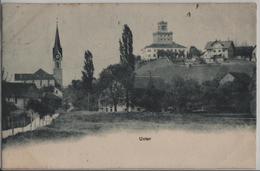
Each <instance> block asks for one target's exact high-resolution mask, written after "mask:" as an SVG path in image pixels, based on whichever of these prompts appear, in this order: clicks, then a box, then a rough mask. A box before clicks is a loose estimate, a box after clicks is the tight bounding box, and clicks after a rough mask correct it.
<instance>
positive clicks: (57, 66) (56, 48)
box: [52, 22, 63, 87]
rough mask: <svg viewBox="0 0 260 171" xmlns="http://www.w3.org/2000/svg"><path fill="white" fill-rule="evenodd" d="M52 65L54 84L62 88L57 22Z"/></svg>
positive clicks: (60, 49) (60, 52)
mask: <svg viewBox="0 0 260 171" xmlns="http://www.w3.org/2000/svg"><path fill="white" fill-rule="evenodd" d="M52 54H53V63H54V68H53V76H54V78H55V80H56V82H57V83H58V84H59V85H60V86H61V87H62V86H63V84H62V66H61V61H62V57H63V55H62V47H61V44H60V36H59V28H58V22H57V24H56V35H55V43H54V47H53V51H52Z"/></svg>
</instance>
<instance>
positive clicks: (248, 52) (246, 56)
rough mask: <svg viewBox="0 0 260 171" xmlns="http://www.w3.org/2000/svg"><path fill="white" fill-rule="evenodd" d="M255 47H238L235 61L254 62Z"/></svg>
mask: <svg viewBox="0 0 260 171" xmlns="http://www.w3.org/2000/svg"><path fill="white" fill-rule="evenodd" d="M253 51H254V47H253V46H238V47H236V48H235V55H234V56H235V57H234V58H235V59H241V60H246V61H252V56H253Z"/></svg>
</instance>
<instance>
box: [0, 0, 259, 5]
mask: <svg viewBox="0 0 260 171" xmlns="http://www.w3.org/2000/svg"><path fill="white" fill-rule="evenodd" d="M249 2H251V3H252V2H254V3H256V4H258V3H259V2H258V0H197V1H196V0H2V3H249Z"/></svg>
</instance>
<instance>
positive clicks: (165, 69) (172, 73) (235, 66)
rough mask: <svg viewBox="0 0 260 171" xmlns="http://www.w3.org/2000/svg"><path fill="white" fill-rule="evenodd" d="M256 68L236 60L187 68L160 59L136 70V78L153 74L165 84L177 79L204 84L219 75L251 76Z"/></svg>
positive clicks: (252, 64)
mask: <svg viewBox="0 0 260 171" xmlns="http://www.w3.org/2000/svg"><path fill="white" fill-rule="evenodd" d="M254 67H255V63H252V62H249V61H236V60H234V61H229V62H227V63H223V64H221V65H220V64H204V65H199V66H191V67H187V66H184V65H178V64H173V63H172V62H169V61H168V60H167V59H158V60H155V61H152V62H150V63H148V64H146V65H143V66H142V67H140V68H138V69H137V70H136V76H137V77H143V76H146V77H147V78H149V73H150V72H151V74H152V75H153V76H157V77H160V78H161V79H162V80H164V81H165V82H171V80H172V79H173V78H175V77H183V78H184V79H194V80H196V81H198V82H199V83H202V82H204V81H208V80H212V79H214V78H215V77H216V75H217V74H219V73H222V74H224V73H228V72H243V73H246V74H248V75H249V76H251V75H252V72H253V69H254ZM139 84H141V83H139Z"/></svg>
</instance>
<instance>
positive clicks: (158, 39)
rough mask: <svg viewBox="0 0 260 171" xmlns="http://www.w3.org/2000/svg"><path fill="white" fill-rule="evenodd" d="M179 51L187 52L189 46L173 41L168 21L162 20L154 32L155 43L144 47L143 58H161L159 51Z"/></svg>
mask: <svg viewBox="0 0 260 171" xmlns="http://www.w3.org/2000/svg"><path fill="white" fill-rule="evenodd" d="M160 50H163V51H170V52H179V51H184V52H185V53H186V50H187V48H186V47H185V46H183V45H180V44H177V43H175V42H174V41H173V33H172V32H171V31H168V28H167V22H165V21H161V22H159V23H158V30H157V31H156V32H154V33H153V43H152V44H150V45H148V46H145V48H144V49H143V52H142V53H143V55H142V59H143V60H151V59H157V58H159V55H158V51H160Z"/></svg>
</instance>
